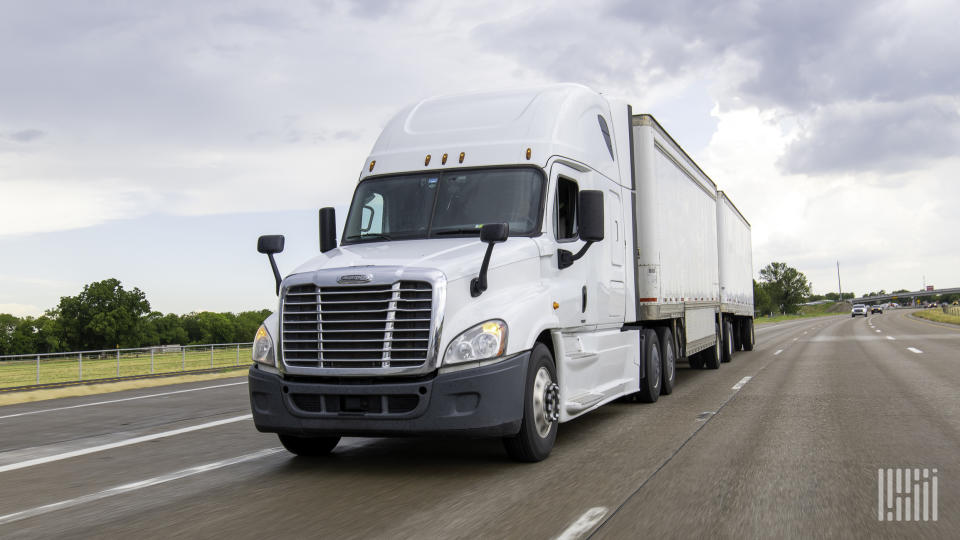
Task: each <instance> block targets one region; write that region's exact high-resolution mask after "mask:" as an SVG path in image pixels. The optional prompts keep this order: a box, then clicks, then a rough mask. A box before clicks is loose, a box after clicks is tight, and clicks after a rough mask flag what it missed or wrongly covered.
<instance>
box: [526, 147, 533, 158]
mask: <svg viewBox="0 0 960 540" xmlns="http://www.w3.org/2000/svg"><path fill="white" fill-rule="evenodd" d="M531 153H532V152H531V151H530V149H529V148H527V159H528V160H529V159H530V154H531Z"/></svg>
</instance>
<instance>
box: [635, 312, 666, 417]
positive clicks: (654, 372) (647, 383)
mask: <svg viewBox="0 0 960 540" xmlns="http://www.w3.org/2000/svg"><path fill="white" fill-rule="evenodd" d="M641 361H642V362H644V367H645V368H646V369H645V370H644V372H645V375H646V376H645V377H642V378H641V379H640V396H639V397H640V401H642V402H644V403H653V402H655V401H657V398H659V397H660V382H661V381H660V370H661V367H662V365H661V362H660V340H659V339H658V338H657V333H656V332H654V331H653V330H650V329H647V330H644V331H643V358H642V359H641Z"/></svg>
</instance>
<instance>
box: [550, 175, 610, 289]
mask: <svg viewBox="0 0 960 540" xmlns="http://www.w3.org/2000/svg"><path fill="white" fill-rule="evenodd" d="M603 220H604V217H603V192H602V191H600V190H596V189H585V190H583V191H581V192H580V195H579V198H578V199H577V228H578V231H579V233H580V239H581V240H583V241H585V242H586V243H585V244H584V245H583V247H582V248H580V251H578V252H577V253H576V255H574V254H573V253H570V252H569V251H567V250H565V249H558V250H557V266H558V267H559V268H560V269H561V270H563V269H564V268H567V267H569V266H572V265H573V263H574V261H576V260H577V259H579V258H580V257H583V256H584V254H586V252H587V250H588V249H590V246H591V245H593V243H594V242H600V241H601V240H603V223H604V221H603Z"/></svg>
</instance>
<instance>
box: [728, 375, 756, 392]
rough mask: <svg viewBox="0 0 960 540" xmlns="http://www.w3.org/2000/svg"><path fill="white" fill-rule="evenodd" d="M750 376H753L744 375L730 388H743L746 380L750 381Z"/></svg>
mask: <svg viewBox="0 0 960 540" xmlns="http://www.w3.org/2000/svg"><path fill="white" fill-rule="evenodd" d="M752 378H753V376H751V375H747V376H746V377H744V378H742V379H740V382H738V383H737V384H735V385H733V386H732V387H731V388H730V389H731V390H740V389H741V388H743V385H745V384H747V383H748V382H750V379H752Z"/></svg>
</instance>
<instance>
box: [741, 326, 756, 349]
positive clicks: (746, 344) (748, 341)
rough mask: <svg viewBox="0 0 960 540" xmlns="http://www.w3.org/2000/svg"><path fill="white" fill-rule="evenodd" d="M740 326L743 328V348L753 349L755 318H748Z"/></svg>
mask: <svg viewBox="0 0 960 540" xmlns="http://www.w3.org/2000/svg"><path fill="white" fill-rule="evenodd" d="M740 328H742V329H743V337H742V338H741V339H740V341H741V343H743V350H745V351H752V350H753V319H746V320H744V321H743V324H741V325H740Z"/></svg>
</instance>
